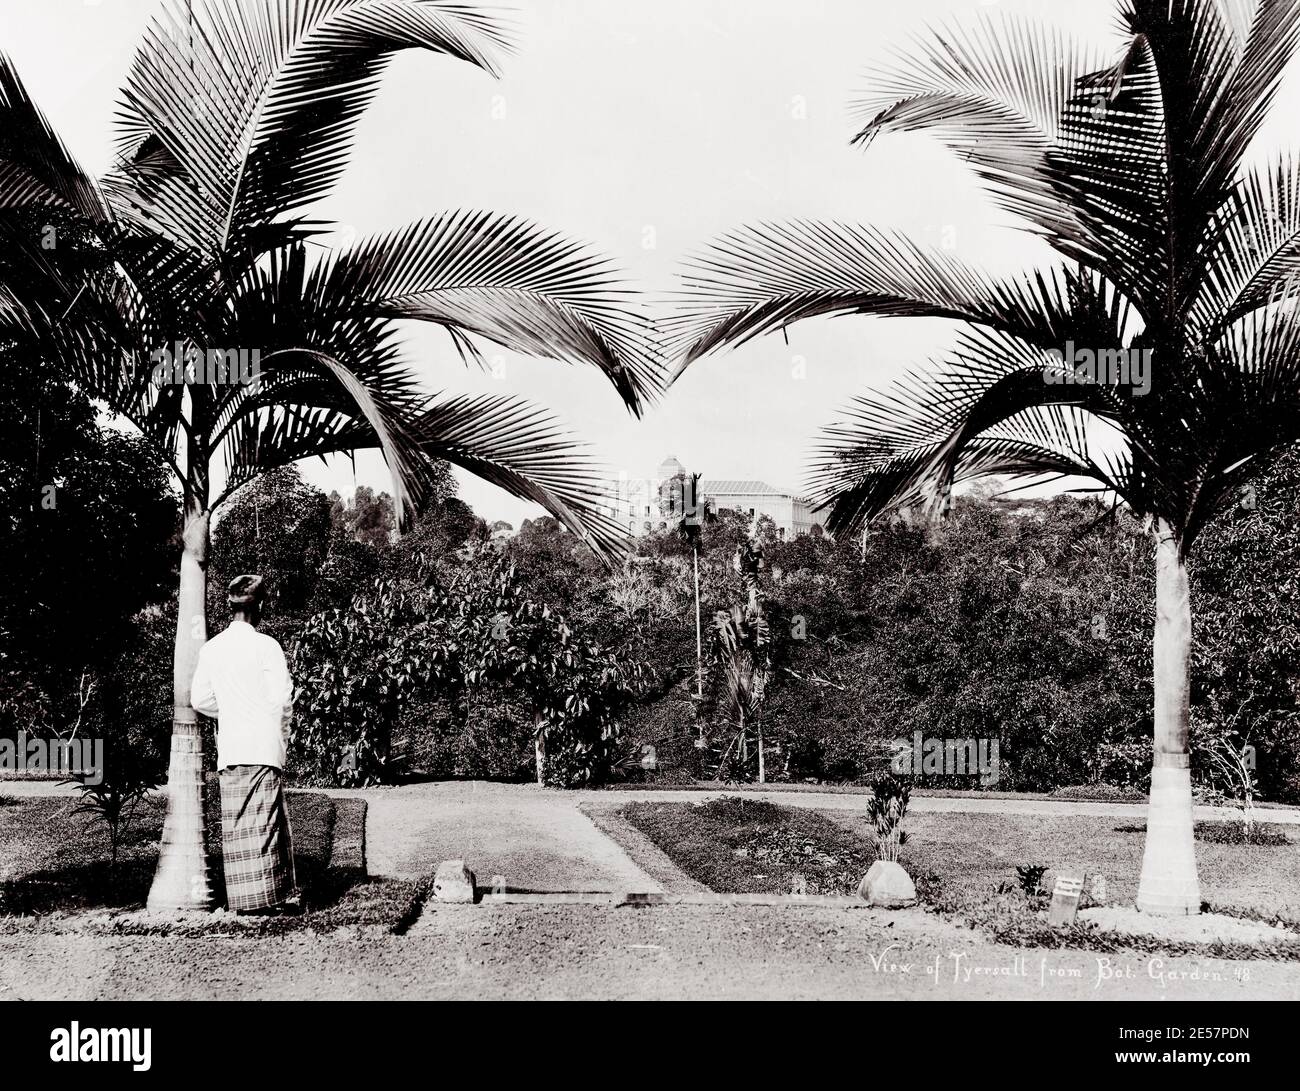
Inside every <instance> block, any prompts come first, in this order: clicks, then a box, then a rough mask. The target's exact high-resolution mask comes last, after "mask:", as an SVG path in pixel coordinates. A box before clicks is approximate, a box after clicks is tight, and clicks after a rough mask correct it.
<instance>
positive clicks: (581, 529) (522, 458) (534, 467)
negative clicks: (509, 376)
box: [412, 394, 629, 563]
mask: <svg viewBox="0 0 1300 1091" xmlns="http://www.w3.org/2000/svg"><path fill="white" fill-rule="evenodd" d="M412 430H413V433H414V435H415V437H416V442H417V443H418V445H419V448H420V450H421V451H423V452H424V453H425V454H426V455H428V456H430V457H432V458H439V459H444V460H445V461H447V462H450V463H451V464H452V465H453V466H459V467H461V468H462V469H464V470H468V471H469V472H470V473H472V474H474V476H475V477H478V478H480V479H482V480H484V481H487V482H489V483H490V484H493V485H496V486H498V487H499V488H502V489H505V490H506V492H508V493H510V495H511V496H515V497H518V498H519V499H521V500H531V501H532V502H533V503H535V504H540V505H541V506H542V507H543V508H545V509H546V510H547V511H548V512H550V513H551V514H552V515H553V516H555V518H556V519H558V520H559V521H560V522H561V523H563V524H564V525H565V526H566V527H567V528H568V529H569V530H570V531H571V532H572V533H574V534H576V535H577V536H578V537H580V538H582V539H583V541H585V542H586V543H587V544H588V545H589V546H590V547H591V548H592V550H593V551H594V552H595V553H596V555H597V556H598V557H600V558H602V559H603V560H604V561H605V562H606V563H613V562H614V561H616V560H618V559H619V558H621V557H622V556H623V555H624V554H625V553H626V552H627V550H628V547H629V542H628V538H627V534H626V532H625V531H624V530H623V528H622V527H621V526H620V525H619V524H618V523H617V522H616V521H615V520H614V519H612V518H611V517H609V516H607V515H605V514H604V513H602V512H601V510H600V508H599V507H598V505H597V504H596V503H595V501H594V500H593V497H595V496H597V495H598V494H599V493H600V492H601V479H600V476H599V474H598V472H597V470H596V468H595V467H593V466H592V465H591V464H590V463H589V462H588V461H587V460H586V459H585V458H584V457H583V456H581V455H580V454H579V452H578V447H577V445H576V444H575V443H574V442H573V441H572V440H571V439H569V438H568V437H567V436H566V435H565V433H564V432H563V431H562V430H561V429H560V427H559V426H558V425H557V423H556V422H555V421H554V420H553V419H552V418H551V417H549V416H547V415H546V414H544V413H543V412H541V411H539V410H538V409H537V408H536V407H534V406H532V405H529V404H528V403H527V402H524V401H521V400H520V399H517V398H510V397H502V396H499V395H482V394H480V395H463V396H459V397H453V398H447V399H445V400H443V401H440V402H436V403H434V404H431V405H430V406H429V407H428V408H426V409H425V410H424V411H423V412H422V413H421V414H420V415H419V417H418V418H417V419H416V420H415V421H413V422H412Z"/></svg>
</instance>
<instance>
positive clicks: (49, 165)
mask: <svg viewBox="0 0 1300 1091" xmlns="http://www.w3.org/2000/svg"><path fill="white" fill-rule="evenodd" d="M508 45H509V42H508V38H507V35H506V34H505V32H504V31H503V29H502V28H501V27H500V26H499V25H498V23H497V22H495V21H494V20H493V19H491V18H489V17H488V16H487V15H485V14H483V13H481V12H479V11H476V10H475V9H473V8H470V7H467V6H464V5H460V4H454V3H444V2H441V0H240V2H235V0H198V2H197V3H195V2H194V0H189V2H184V0H172V2H171V3H170V4H169V6H167V7H166V8H165V9H164V11H163V12H162V14H161V15H160V16H159V17H158V18H156V19H155V20H154V21H153V22H152V23H151V25H150V26H149V29H148V30H147V32H146V34H145V37H144V40H143V43H142V44H141V46H140V48H139V52H138V53H137V55H136V57H135V61H134V64H133V66H132V68H131V71H130V74H129V76H128V78H127V82H126V86H125V88H124V90H123V92H122V96H121V104H120V108H119V111H118V141H117V162H116V165H115V166H114V167H113V168H112V169H111V170H110V171H109V172H108V174H107V175H106V176H105V177H103V178H101V179H99V180H95V179H93V178H91V177H89V176H88V175H87V174H86V173H85V172H84V171H83V170H82V169H81V168H80V167H79V166H78V165H77V164H76V162H75V161H74V160H73V158H72V157H71V156H70V155H69V154H68V152H67V151H66V149H65V148H64V146H63V145H62V144H61V143H60V141H59V139H58V138H57V136H56V135H55V134H54V133H53V132H52V131H51V129H50V127H49V125H48V124H47V122H46V121H45V119H44V117H43V116H42V115H41V113H40V111H39V110H38V109H37V107H36V106H35V105H34V104H33V103H32V101H31V100H30V98H29V97H28V96H27V94H26V92H25V90H24V88H23V85H22V83H21V81H20V80H19V77H18V75H17V73H16V72H15V71H14V68H13V66H12V65H11V64H10V63H9V62H8V60H6V59H4V58H0V231H2V232H3V234H4V243H5V245H4V246H3V247H0V347H2V348H3V350H4V351H6V352H9V353H18V352H21V353H28V354H31V355H32V358H38V359H42V360H44V361H45V362H46V364H47V366H49V367H50V368H53V369H57V372H58V373H59V374H61V375H62V376H63V377H65V378H66V379H67V380H69V381H71V382H73V383H75V384H77V385H79V386H81V387H82V388H83V389H84V390H86V391H87V392H89V393H90V394H92V396H94V397H96V398H99V399H102V401H103V402H104V403H106V405H107V406H108V407H109V408H110V410H111V411H112V412H114V413H116V414H118V415H120V416H121V417H122V418H124V419H125V420H126V421H127V422H129V423H130V424H132V425H134V426H135V427H136V428H137V429H138V430H139V431H140V432H141V433H142V434H143V435H144V436H145V437H147V439H148V440H150V441H151V442H152V444H153V445H154V447H155V449H156V451H157V454H158V457H159V458H160V459H163V460H165V462H166V463H167V465H168V466H170V467H171V469H172V470H173V471H174V472H175V475H176V480H177V482H178V484H179V486H180V489H181V492H182V494H183V505H184V529H183V539H184V548H183V553H182V557H181V569H180V593H179V608H178V614H177V628H176V650H175V659H174V705H175V718H174V723H173V737H172V758H171V768H170V774H169V779H170V791H169V802H168V812H167V819H166V823H165V826H164V829H163V835H162V849H161V853H160V859H159V864H158V871H157V875H156V877H155V879H154V884H153V888H152V890H151V892H150V896H149V905H150V906H151V907H155V908H203V907H207V906H210V905H211V904H212V901H213V897H212V889H211V884H210V881H209V876H208V866H207V862H206V858H205V856H204V851H203V830H202V800H201V768H202V758H201V745H200V736H199V733H198V726H197V723H196V717H195V713H194V711H193V709H192V708H191V707H190V679H191V677H192V675H193V671H194V665H195V660H196V656H197V653H198V650H199V647H200V646H201V645H202V644H203V642H204V640H205V639H206V637H207V621H206V608H205V602H206V596H207V588H206V568H207V553H208V540H209V526H210V522H211V518H212V513H213V512H214V510H216V509H217V508H218V507H219V506H220V504H221V503H222V502H223V501H224V500H226V499H227V498H228V497H230V495H231V494H232V493H234V492H235V491H236V490H237V489H239V488H240V487H241V486H243V485H245V484H247V483H248V482H249V481H251V480H252V479H253V478H254V477H256V476H257V475H258V474H261V473H264V472H266V471H269V470H273V469H275V468H277V467H280V466H284V465H287V464H289V463H293V462H296V461H298V460H300V459H304V458H308V457H314V456H319V457H322V458H323V457H325V456H327V455H330V454H336V453H352V452H355V451H357V450H360V449H365V448H377V449H379V450H380V451H381V452H382V455H383V457H384V459H385V461H386V463H387V465H388V468H389V470H390V472H391V474H392V478H393V487H394V494H395V498H396V501H397V504H398V507H399V508H400V509H401V510H402V512H403V514H404V515H405V514H407V513H409V512H410V511H413V510H415V509H418V507H419V506H420V505H421V504H422V503H423V502H424V501H426V500H427V499H429V498H430V497H431V496H432V495H433V494H434V492H435V491H436V490H435V486H436V483H437V481H438V480H439V478H440V466H441V464H442V462H443V461H445V462H449V463H452V464H454V465H457V466H460V467H462V468H464V469H466V470H469V471H470V472H472V473H474V474H477V475H478V476H479V477H481V478H483V479H485V480H487V481H490V482H492V483H493V484H496V485H499V486H501V487H502V488H504V489H506V490H507V491H509V492H511V493H513V494H514V495H516V496H518V497H521V498H524V499H528V500H532V501H535V502H537V503H539V504H541V505H542V506H543V507H545V508H546V509H547V510H548V511H550V512H551V513H552V514H554V515H555V516H556V518H558V519H560V520H561V521H562V522H564V523H565V524H566V525H567V526H568V527H569V528H570V530H572V531H573V532H574V533H576V534H578V535H580V536H582V537H583V538H584V539H585V540H586V541H587V542H588V543H590V545H591V546H592V547H593V548H594V549H595V550H596V551H597V552H598V553H599V554H601V555H604V556H608V555H609V554H610V553H611V552H612V551H617V550H618V549H620V543H621V541H622V535H621V532H620V529H619V528H618V527H616V526H615V525H614V524H613V523H612V522H610V521H608V520H606V519H604V518H603V517H601V516H600V514H599V513H598V510H597V508H596V507H595V506H594V505H593V504H592V503H589V500H588V498H589V497H590V496H593V495H594V493H595V491H596V478H595V476H594V473H593V471H592V470H591V469H589V468H588V466H587V464H586V463H585V462H584V461H582V460H580V459H577V458H575V454H574V448H573V446H572V444H571V443H570V442H569V441H568V440H567V439H566V438H565V437H564V435H563V433H562V432H561V431H559V430H558V428H557V426H556V425H555V423H554V422H553V421H552V420H551V419H550V418H548V417H546V416H544V415H542V414H540V413H539V412H538V411H537V410H536V409H534V408H533V407H531V406H529V405H528V404H526V403H523V402H520V401H518V400H515V399H512V398H509V397H499V396H461V397H439V396H434V395H430V394H428V393H426V392H424V391H423V390H422V389H421V388H420V385H419V376H418V372H417V371H416V369H415V368H414V367H413V366H411V365H410V364H409V363H407V362H406V361H405V360H404V359H403V355H402V351H401V346H400V342H399V337H398V330H399V328H400V327H399V326H398V325H397V323H399V322H400V321H401V320H416V321H424V322H432V323H435V324H437V325H440V326H442V327H444V328H445V329H446V331H447V333H448V335H449V336H450V338H451V341H452V343H453V345H454V347H455V348H456V350H457V352H458V354H459V355H460V357H461V358H462V359H463V360H466V361H476V360H478V359H479V356H478V350H477V349H476V347H475V345H474V343H473V342H472V340H471V339H472V338H482V339H485V340H487V341H490V342H493V343H496V344H499V345H502V346H505V347H507V348H510V349H513V350H516V351H520V352H524V353H529V354H533V355H537V356H543V357H549V358H554V359H561V360H566V361H569V362H579V363H586V364H592V365H594V366H596V367H597V368H599V369H600V370H601V371H602V372H603V373H604V374H605V376H606V377H607V378H608V379H609V381H610V382H611V383H613V385H614V387H615V389H616V390H617V391H618V394H619V396H620V397H621V399H622V400H623V402H624V403H625V404H626V406H627V408H628V409H629V410H630V411H632V412H633V413H635V414H639V413H640V411H641V408H642V404H643V401H644V399H645V398H646V397H647V396H649V395H650V394H652V393H653V391H654V390H655V388H656V384H657V370H656V367H655V366H654V365H653V364H652V363H651V362H650V361H649V359H648V357H647V356H646V355H645V354H643V353H642V351H641V347H640V346H641V344H642V328H641V327H642V324H641V322H640V320H639V319H638V318H637V317H636V316H635V314H634V312H633V311H632V310H631V309H630V306H629V304H630V296H629V293H627V292H625V291H624V289H622V288H621V287H620V286H619V284H618V281H617V279H616V277H615V274H613V273H612V272H611V271H610V269H609V267H608V265H607V263H606V262H605V261H604V260H603V259H600V258H599V257H597V256H594V255H591V254H589V253H588V252H587V251H586V250H585V249H584V248H583V247H581V246H579V245H577V244H575V243H573V242H569V241H567V240H565V239H563V238H561V237H559V236H557V235H555V234H552V233H551V232H548V231H545V230H543V229H541V228H539V227H536V226H534V225H532V224H530V223H527V222H525V221H523V220H520V219H516V218H514V217H510V216H504V215H497V214H493V213H489V212H448V213H441V214H438V215H435V216H431V217H429V218H428V219H425V220H423V221H421V222H418V223H414V224H412V225H410V226H409V227H406V228H404V229H402V230H399V231H395V232H392V233H389V234H385V235H382V236H379V237H376V238H372V239H368V240H363V241H360V242H359V243H357V244H356V245H355V246H349V247H347V248H344V249H342V250H340V251H331V250H330V249H329V248H325V250H324V251H323V252H318V253H317V254H315V255H313V253H312V252H311V251H310V250H309V247H310V246H312V245H314V244H315V243H317V242H319V239H318V238H317V236H319V235H320V234H321V233H322V231H323V230H324V229H325V228H327V227H328V226H329V225H327V224H324V223H322V222H320V221H311V220H307V219H305V218H303V216H302V213H301V210H302V209H303V208H304V207H305V206H307V205H309V204H310V203H311V202H313V201H315V200H317V199H319V198H321V197H323V196H324V195H325V194H327V193H328V192H329V191H330V190H331V189H332V187H333V185H334V183H335V181H336V180H337V179H338V177H339V175H340V174H341V172H342V171H343V169H344V167H345V165H346V163H347V159H348V150H349V145H350V142H351V138H352V134H353V131H354V128H355V125H356V123H357V120H358V118H359V117H360V115H361V114H362V113H363V112H364V110H365V108H366V107H367V106H368V105H369V104H370V102H371V101H372V100H373V98H374V96H375V94H376V92H377V90H378V87H379V82H380V78H381V76H382V75H383V73H384V71H385V69H386V68H387V66H388V64H389V62H390V60H391V59H392V57H393V56H394V55H395V54H396V53H397V52H398V51H400V50H404V49H417V48H418V49H425V50H429V51H431V52H434V53H441V54H445V55H447V56H449V57H453V58H456V59H458V60H461V61H465V62H467V63H469V64H472V65H475V66H477V67H479V68H481V69H483V70H485V71H486V72H488V73H495V71H496V60H495V58H496V57H497V56H498V55H499V54H500V53H502V52H503V51H504V50H506V49H507V48H508ZM239 350H243V351H244V352H245V356H243V357H240V356H239V355H238V352H239ZM232 354H233V355H232ZM232 359H233V360H234V362H235V363H236V364H239V365H244V364H247V362H248V361H249V360H250V359H251V360H252V361H254V362H255V363H256V366H255V367H254V368H252V369H251V372H252V374H250V369H249V368H248V367H246V366H241V367H237V368H233V369H227V372H225V373H222V374H219V375H217V374H214V372H222V369H223V368H225V367H226V365H228V364H230V362H231V360H232ZM233 371H237V372H238V378H239V381H233V382H232V381H229V379H230V374H229V373H228V372H233Z"/></svg>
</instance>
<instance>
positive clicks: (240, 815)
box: [221, 765, 298, 910]
mask: <svg viewBox="0 0 1300 1091" xmlns="http://www.w3.org/2000/svg"><path fill="white" fill-rule="evenodd" d="M221 849H222V857H223V860H224V863H225V871H226V904H227V906H229V908H231V909H236V910H238V909H269V908H270V907H271V906H275V905H280V904H281V903H282V902H284V901H286V900H287V899H289V898H290V897H292V896H293V895H294V894H296V893H297V887H298V881H297V876H296V875H295V873H294V867H293V830H292V829H290V827H289V807H288V805H287V803H286V802H285V798H284V791H283V789H282V787H281V784H280V770H279V769H276V768H275V767H274V766H271V765H232V766H228V767H227V768H225V769H222V770H221Z"/></svg>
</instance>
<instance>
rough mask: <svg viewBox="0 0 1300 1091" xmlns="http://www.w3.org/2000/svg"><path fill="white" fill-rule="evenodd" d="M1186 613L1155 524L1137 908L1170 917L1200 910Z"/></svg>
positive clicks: (1182, 574) (1185, 596)
mask: <svg viewBox="0 0 1300 1091" xmlns="http://www.w3.org/2000/svg"><path fill="white" fill-rule="evenodd" d="M1191 656H1192V608H1191V599H1190V595H1189V593H1188V581H1187V568H1186V566H1185V564H1184V562H1183V558H1182V556H1181V555H1180V553H1179V548H1178V538H1177V536H1176V535H1175V534H1174V532H1173V530H1172V529H1171V528H1170V527H1169V525H1168V524H1167V523H1165V522H1164V521H1163V520H1162V521H1161V522H1159V523H1158V524H1157V526H1156V630H1155V655H1154V678H1155V747H1154V754H1153V760H1152V766H1151V801H1150V804H1149V805H1148V807H1147V840H1146V851H1145V853H1144V854H1143V856H1142V878H1141V880H1140V882H1139V884H1138V899H1137V906H1138V909H1139V910H1140V911H1142V912H1143V913H1152V914H1158V915H1161V916H1176V915H1183V914H1193V913H1199V912H1200V911H1201V888H1200V883H1199V881H1198V880H1197V875H1196V845H1195V840H1194V837H1193V831H1192V773H1191V763H1190V760H1189V754H1188V746H1187V729H1188V715H1189V714H1188V690H1189V685H1190V673H1191Z"/></svg>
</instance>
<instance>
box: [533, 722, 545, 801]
mask: <svg viewBox="0 0 1300 1091" xmlns="http://www.w3.org/2000/svg"><path fill="white" fill-rule="evenodd" d="M541 722H542V717H541V714H540V713H536V712H535V713H533V757H534V758H535V759H536V761H537V783H538V785H539V786H540V785H543V784H545V783H546V738H545V736H543V735H542V732H541V729H540V727H539V726H538V725H539V724H540V723H541Z"/></svg>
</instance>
